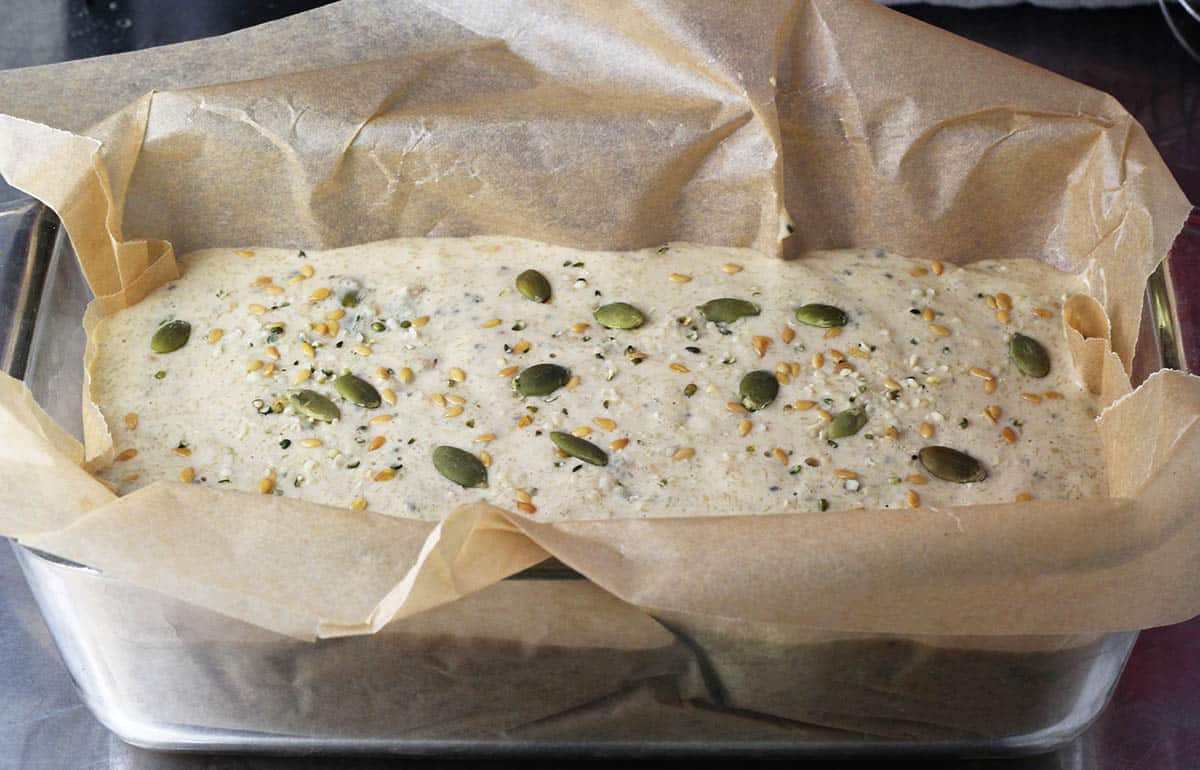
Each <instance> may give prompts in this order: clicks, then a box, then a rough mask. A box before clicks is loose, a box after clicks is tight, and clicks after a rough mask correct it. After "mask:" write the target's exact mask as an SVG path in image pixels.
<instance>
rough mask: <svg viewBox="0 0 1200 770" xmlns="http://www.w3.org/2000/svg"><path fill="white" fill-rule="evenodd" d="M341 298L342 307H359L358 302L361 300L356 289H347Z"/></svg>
mask: <svg viewBox="0 0 1200 770" xmlns="http://www.w3.org/2000/svg"><path fill="white" fill-rule="evenodd" d="M339 300H340V301H341V303H342V307H358V302H359V296H358V292H357V291H356V290H354V289H351V290H350V291H347V292H346V293H345V294H343V295H342V296H341V297H340V298H339Z"/></svg>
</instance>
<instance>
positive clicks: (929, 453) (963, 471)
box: [917, 446, 987, 484]
mask: <svg viewBox="0 0 1200 770" xmlns="http://www.w3.org/2000/svg"><path fill="white" fill-rule="evenodd" d="M917 457H918V459H920V461H921V467H922V468H924V469H925V470H927V471H929V473H930V474H932V475H934V476H937V477H938V478H939V479H941V480H942V481H953V482H954V483H955V484H970V483H972V482H975V481H983V480H984V479H986V478H987V471H985V470H984V469H983V466H982V465H980V464H979V461H978V460H976V459H975V458H974V457H971V456H970V455H969V454H966V453H965V452H960V451H958V450H957V449H951V448H950V447H944V446H927V447H922V448H921V451H920V452H918V453H917Z"/></svg>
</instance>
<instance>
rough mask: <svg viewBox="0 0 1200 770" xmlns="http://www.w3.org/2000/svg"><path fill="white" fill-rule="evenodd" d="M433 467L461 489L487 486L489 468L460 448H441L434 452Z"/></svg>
mask: <svg viewBox="0 0 1200 770" xmlns="http://www.w3.org/2000/svg"><path fill="white" fill-rule="evenodd" d="M433 467H434V468H436V469H437V472H438V473H440V474H442V475H443V476H445V477H446V478H447V479H449V480H450V481H453V482H454V483H455V484H458V485H459V486H460V487H466V488H468V489H471V488H473V487H486V486H487V468H485V467H483V463H482V462H480V461H479V458H478V457H476V456H475V455H473V454H471V453H470V452H466V451H464V450H462V449H459V448H458V447H452V446H440V447H437V448H436V449H434V450H433Z"/></svg>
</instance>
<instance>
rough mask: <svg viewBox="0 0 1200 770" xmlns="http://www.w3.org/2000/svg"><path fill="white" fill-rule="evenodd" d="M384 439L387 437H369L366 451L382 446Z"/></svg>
mask: <svg viewBox="0 0 1200 770" xmlns="http://www.w3.org/2000/svg"><path fill="white" fill-rule="evenodd" d="M386 441H387V439H386V438H384V437H383V436H376V437H375V438H373V439H371V443H370V444H367V451H368V452H374V451H375V450H376V449H378V448H379V447H381V446H383V445H384V443H385V442H386Z"/></svg>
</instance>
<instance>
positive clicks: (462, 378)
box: [450, 366, 467, 382]
mask: <svg viewBox="0 0 1200 770" xmlns="http://www.w3.org/2000/svg"><path fill="white" fill-rule="evenodd" d="M450 380H451V381H452V382H466V381H467V373H466V372H464V371H463V370H462V369H459V368H458V367H457V366H453V367H451V368H450Z"/></svg>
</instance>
